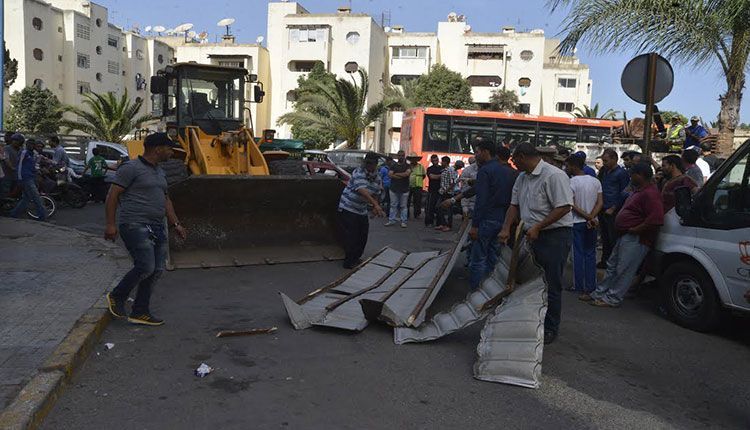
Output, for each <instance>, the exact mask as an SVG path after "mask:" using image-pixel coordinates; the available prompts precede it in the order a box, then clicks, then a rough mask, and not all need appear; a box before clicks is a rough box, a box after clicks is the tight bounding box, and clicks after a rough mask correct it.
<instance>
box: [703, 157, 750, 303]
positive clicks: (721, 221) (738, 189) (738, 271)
mask: <svg viewBox="0 0 750 430" xmlns="http://www.w3.org/2000/svg"><path fill="white" fill-rule="evenodd" d="M740 152H742V153H739V154H737V155H736V156H735V157H732V158H730V160H729V162H731V163H732V164H730V165H728V166H722V168H720V169H719V170H718V171H717V172H716V174H714V176H716V175H720V176H719V177H717V178H712V180H711V181H709V183H708V184H706V186H705V188H704V189H703V190H702V192H701V220H700V225H698V226H697V227H698V228H697V240H696V248H698V249H700V250H701V251H703V252H704V253H705V254H706V255H708V256H709V258H711V260H712V261H713V262H714V264H715V265H716V267H717V268H718V270H719V271H720V272H721V273H722V275H723V277H724V279H725V280H726V284H727V288H728V293H729V297H730V303H728V304H729V305H733V306H736V307H740V308H744V309H748V310H750V303H748V302H747V301H746V300H745V298H744V294H745V292H746V291H747V290H749V289H750V184H749V183H748V182H750V145H749V144H745V145H744V146H743V147H742V148H741V149H740Z"/></svg>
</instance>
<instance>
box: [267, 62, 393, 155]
mask: <svg viewBox="0 0 750 430" xmlns="http://www.w3.org/2000/svg"><path fill="white" fill-rule="evenodd" d="M358 73H359V78H360V83H359V84H357V82H356V81H355V80H354V78H353V77H352V79H351V80H349V79H346V78H338V79H337V80H336V82H335V84H334V85H333V86H332V87H331V86H329V85H325V84H323V83H320V82H315V87H314V88H313V89H312V90H311V91H306V92H305V94H303V95H302V96H300V98H299V99H297V101H296V103H295V106H294V107H295V109H294V111H293V112H288V113H285V114H284V115H282V116H281V117H280V118H279V121H278V122H279V124H298V125H303V126H305V127H308V128H312V129H319V130H332V131H334V132H335V133H336V136H337V137H338V138H340V139H343V140H345V141H346V142H347V144H348V145H353V144H356V143H357V142H358V141H359V138H360V136H361V135H362V133H363V132H364V131H365V128H367V126H368V125H370V124H371V123H372V122H373V121H375V120H377V119H378V118H380V117H381V116H382V115H383V114H384V113H385V112H386V110H387V107H386V104H385V103H383V102H378V103H375V104H373V105H371V106H369V107H368V106H367V89H368V88H369V82H370V81H369V79H368V78H367V73H366V72H365V71H364V70H359V71H358Z"/></svg>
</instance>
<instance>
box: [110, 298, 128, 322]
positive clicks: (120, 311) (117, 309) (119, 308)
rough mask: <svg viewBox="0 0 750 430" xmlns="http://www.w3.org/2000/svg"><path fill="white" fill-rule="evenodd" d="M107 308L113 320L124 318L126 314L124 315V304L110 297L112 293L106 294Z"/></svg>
mask: <svg viewBox="0 0 750 430" xmlns="http://www.w3.org/2000/svg"><path fill="white" fill-rule="evenodd" d="M107 308H109V313H110V314H112V316H113V317H115V318H125V317H126V316H127V315H128V314H127V313H125V302H118V301H117V300H115V298H114V297H112V293H107Z"/></svg>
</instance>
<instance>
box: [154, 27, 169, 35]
mask: <svg viewBox="0 0 750 430" xmlns="http://www.w3.org/2000/svg"><path fill="white" fill-rule="evenodd" d="M153 30H154V31H155V32H157V33H163V32H164V31H166V30H167V29H166V28H164V26H163V25H157V26H155V27H154V28H153Z"/></svg>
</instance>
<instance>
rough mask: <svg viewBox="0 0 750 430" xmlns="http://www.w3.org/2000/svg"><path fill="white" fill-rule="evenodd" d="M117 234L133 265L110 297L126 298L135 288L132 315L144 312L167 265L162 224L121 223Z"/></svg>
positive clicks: (166, 244) (146, 311) (164, 233)
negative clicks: (136, 288) (123, 243)
mask: <svg viewBox="0 0 750 430" xmlns="http://www.w3.org/2000/svg"><path fill="white" fill-rule="evenodd" d="M120 237H121V238H122V241H123V242H125V247H126V248H127V249H128V252H129V253H130V256H131V257H132V258H133V268H132V269H130V271H129V272H128V273H126V274H125V276H124V277H123V278H122V280H121V281H120V283H119V284H117V287H115V289H114V290H112V297H113V298H114V299H116V300H118V301H125V300H126V299H127V298H128V296H129V295H130V292H131V291H132V290H133V289H134V288H135V287H138V292H137V293H136V296H135V302H134V303H133V310H132V312H131V314H133V315H142V314H146V313H148V312H149V301H150V299H151V291H152V290H153V287H154V284H156V281H158V280H159V277H161V275H162V273H164V269H165V267H166V262H167V246H168V243H167V233H166V231H165V230H164V225H163V224H137V223H134V224H120Z"/></svg>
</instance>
